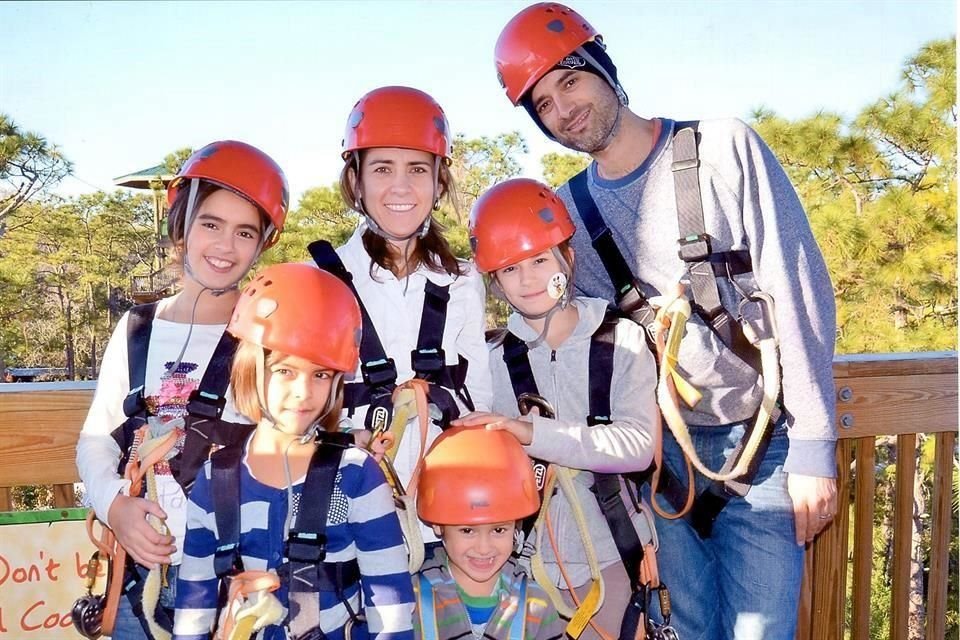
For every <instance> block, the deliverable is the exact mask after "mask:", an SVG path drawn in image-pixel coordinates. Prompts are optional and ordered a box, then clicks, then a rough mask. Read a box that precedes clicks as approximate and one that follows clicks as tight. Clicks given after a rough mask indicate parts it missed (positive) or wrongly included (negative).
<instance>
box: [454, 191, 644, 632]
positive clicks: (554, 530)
mask: <svg viewBox="0 0 960 640" xmlns="http://www.w3.org/2000/svg"><path fill="white" fill-rule="evenodd" d="M573 232H574V225H573V223H572V222H571V220H570V217H569V214H568V213H567V210H566V207H565V206H564V205H563V203H562V202H561V201H560V200H559V199H558V198H557V197H556V196H555V195H554V193H553V192H552V191H551V190H550V189H549V187H547V186H546V185H543V184H540V183H538V182H536V181H534V180H527V179H515V180H509V181H506V182H503V183H501V184H499V185H496V186H495V187H493V188H492V189H490V190H489V191H487V192H486V193H485V194H484V195H483V196H482V197H481V198H480V199H479V200H478V201H477V203H476V205H475V206H474V209H473V212H472V215H471V219H470V242H471V245H472V247H473V251H474V258H475V261H476V265H477V267H478V269H479V270H480V271H481V272H483V273H486V274H488V276H489V278H490V286H491V287H492V288H493V290H494V291H495V292H496V293H497V295H499V296H500V297H502V298H503V299H504V300H506V301H507V302H508V303H509V304H510V306H511V308H512V309H513V311H514V313H513V314H512V315H511V316H510V318H509V320H508V322H507V327H506V330H505V331H504V332H502V334H501V335H500V336H499V337H498V339H496V340H494V342H493V344H492V351H491V356H490V367H491V371H492V376H493V389H494V399H493V403H492V411H491V412H476V413H472V414H470V415H468V416H466V417H464V418H463V419H461V420H459V421H457V422H455V423H454V424H463V425H478V424H486V425H488V426H487V428H488V429H503V430H506V431H509V432H510V433H511V434H513V435H514V436H515V437H516V438H517V440H519V441H520V443H521V444H522V445H524V447H525V449H526V451H527V454H528V455H529V456H531V457H532V458H534V459H539V460H541V461H543V462H545V463H552V465H553V466H554V467H555V468H557V469H559V468H560V467H562V468H564V469H559V470H558V471H557V472H556V473H551V475H556V476H557V477H558V478H560V477H561V476H563V477H565V478H567V479H569V480H572V482H569V480H568V484H567V485H566V486H567V488H566V489H564V490H561V491H558V492H557V493H556V495H555V496H553V498H552V499H551V500H550V502H549V506H548V508H547V509H546V512H545V513H544V514H542V516H541V518H540V519H539V520H538V521H537V524H536V528H535V530H534V532H533V533H534V535H533V539H534V540H537V541H539V544H538V545H537V549H536V551H537V553H538V554H539V555H540V559H541V560H542V565H541V566H542V567H543V568H544V569H545V575H544V572H542V571H541V572H540V575H536V574H537V571H536V568H537V565H538V564H539V563H538V562H537V558H536V556H534V568H535V577H537V579H538V580H539V581H541V582H547V583H548V584H544V585H543V586H544V587H546V588H547V590H548V591H551V590H552V591H553V592H554V593H557V589H556V588H559V593H558V594H557V595H558V596H559V597H561V598H562V599H563V602H565V603H566V604H567V605H568V607H569V608H568V609H567V610H568V611H570V610H572V609H573V608H575V607H576V606H577V605H578V604H579V603H580V602H583V604H584V608H585V609H588V610H589V612H593V611H596V610H597V608H598V606H599V611H597V612H596V615H594V616H593V618H592V621H591V624H590V628H588V629H586V630H585V631H584V633H583V635H582V636H581V638H603V637H607V638H609V637H617V635H618V631H619V630H620V624H621V619H622V618H623V615H624V611H625V609H626V607H627V604H628V602H629V600H630V597H631V588H630V580H629V579H628V574H627V572H626V571H625V568H624V563H623V561H622V560H621V553H620V551H618V547H617V542H620V540H617V542H615V539H614V536H613V535H612V534H611V531H610V525H609V524H608V520H607V518H606V517H605V516H604V513H603V512H602V511H601V508H600V505H599V504H598V502H599V501H598V496H597V492H596V490H597V480H598V479H599V478H602V477H603V476H600V475H597V474H626V473H632V472H637V471H643V470H645V469H647V468H648V467H649V466H650V464H651V462H652V460H653V452H654V447H655V445H656V444H657V443H656V438H657V437H658V422H657V421H658V415H657V406H656V400H655V388H656V366H655V364H654V360H653V356H652V355H651V354H650V352H649V350H648V349H647V347H646V344H645V340H644V333H643V330H642V329H641V328H640V327H639V326H638V325H636V324H634V323H633V322H631V321H629V320H626V319H617V318H616V317H615V316H613V315H612V314H610V313H608V308H607V303H606V301H605V300H601V299H597V298H577V297H575V295H574V292H573V283H572V278H573V266H574V264H573V261H574V255H573V250H572V249H571V248H570V246H569V240H570V238H571V236H572V235H573ZM600 343H603V344H605V345H606V353H607V355H606V357H599V358H598V357H596V352H595V353H594V354H592V353H591V351H592V350H597V349H598V345H599V344H600ZM592 348H593V349H592ZM602 350H603V347H602V346H601V347H600V348H599V351H602ZM599 351H597V352H599ZM611 352H612V353H611ZM508 362H509V364H508ZM591 362H593V367H591ZM598 365H599V366H598ZM603 369H605V370H603ZM591 387H593V388H594V391H593V392H591ZM522 392H528V393H529V392H534V393H536V394H538V395H539V396H541V397H542V399H544V400H546V403H545V407H547V406H548V410H546V411H545V410H541V411H539V412H537V411H534V412H530V413H528V414H527V415H522V414H521V411H520V408H519V406H518V404H519V403H518V395H520V394H521V393H522ZM603 396H606V397H603ZM598 401H599V402H598ZM598 406H599V407H602V408H603V409H604V411H603V414H604V415H596V410H597V407H598ZM548 413H552V415H549V416H548V415H547V414H548ZM560 485H561V487H563V483H562V482H561V483H560ZM607 486H608V487H609V486H610V485H607ZM613 486H614V494H616V489H620V491H619V496H618V497H617V500H619V501H622V507H623V509H622V510H621V509H620V508H619V507H620V504H619V503H617V509H616V510H617V511H619V513H620V514H621V518H622V520H626V519H629V522H630V524H631V525H632V529H633V530H634V531H635V532H636V536H637V539H638V541H639V543H640V544H641V545H643V546H645V547H648V550H649V547H650V545H655V544H656V541H655V540H656V536H655V531H654V529H653V524H652V518H651V517H650V515H649V510H648V508H647V507H646V506H643V505H642V504H641V502H640V500H639V498H638V497H637V495H636V488H635V487H634V486H632V485H630V486H628V483H626V482H624V479H623V478H622V477H616V478H615V480H614V484H613ZM607 510H608V511H609V510H610V509H607ZM581 514H582V515H581ZM578 519H579V520H580V521H581V526H578V524H577V520H578ZM584 524H585V530H584V528H583V526H582V525H584ZM617 537H618V538H621V537H623V536H622V535H618V536H617ZM588 545H592V546H593V550H594V551H595V557H596V562H595V563H593V564H594V568H593V571H591V567H590V564H591V563H590V562H589V561H588V558H589V557H590V554H589V552H588ZM526 546H528V547H529V545H526ZM621 546H623V545H622V544H621ZM648 555H649V554H648ZM597 569H599V570H600V575H601V576H602V581H603V583H604V587H605V588H604V589H603V592H605V595H604V596H603V597H602V598H601V602H600V603H599V605H597V603H596V601H595V600H593V598H590V597H587V596H588V594H589V592H590V590H591V589H593V590H594V591H597V589H598V588H599V584H598V583H599V581H598V580H596V578H597V577H598V576H597V575H596V573H597ZM550 585H554V586H555V587H556V588H553V589H551V588H550ZM571 591H572V592H574V593H575V594H576V596H577V597H576V598H574V597H573V596H572V595H571ZM596 595H599V593H595V594H594V597H595V596H596ZM558 609H562V607H559V606H558ZM589 612H588V613H589ZM572 624H574V625H576V623H575V622H574V623H572ZM568 630H571V631H572V629H571V628H569V627H568ZM574 635H576V634H575V633H574Z"/></svg>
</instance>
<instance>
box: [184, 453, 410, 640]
mask: <svg viewBox="0 0 960 640" xmlns="http://www.w3.org/2000/svg"><path fill="white" fill-rule="evenodd" d="M279 463H280V460H278V464H279ZM302 490H303V479H302V478H301V479H300V481H298V482H297V483H295V484H294V487H293V492H294V513H296V511H297V506H298V503H299V501H300V498H301V492H302ZM240 504H241V507H240V553H241V556H242V558H243V566H244V568H245V569H248V570H273V571H276V570H277V568H278V567H280V566H281V565H282V564H283V561H284V559H283V549H284V538H285V536H284V532H283V528H284V522H285V518H286V512H287V491H286V489H276V488H274V487H270V486H267V485H265V484H263V483H261V482H259V481H258V480H256V479H255V478H254V477H253V476H252V475H251V474H250V469H249V467H248V466H247V463H246V453H245V454H244V461H243V464H241V469H240ZM326 535H327V555H326V560H327V561H328V562H345V561H348V560H352V559H356V560H357V564H358V565H359V567H360V574H361V584H360V585H353V586H351V587H350V588H348V589H347V590H346V591H345V596H346V597H347V600H348V601H349V603H350V607H351V609H353V610H354V611H357V610H358V609H359V605H360V600H361V592H362V600H363V610H364V613H365V614H366V618H367V623H366V625H364V626H361V627H357V626H355V627H354V628H353V629H352V631H351V637H352V640H367V639H368V638H371V639H375V640H412V639H413V631H412V617H411V616H412V612H413V605H414V596H413V590H412V588H411V584H410V574H409V573H408V572H407V552H406V549H405V547H404V543H403V535H402V533H401V530H400V522H399V520H398V519H397V515H396V512H395V511H394V503H393V496H392V494H391V491H390V487H389V486H388V485H387V484H386V481H385V479H384V476H383V472H382V471H381V470H380V468H379V467H378V466H377V464H376V462H374V460H373V458H372V457H370V455H369V454H367V453H366V452H365V451H362V450H360V449H357V448H355V447H350V448H349V449H347V450H345V451H344V453H343V458H342V460H341V461H340V468H339V471H338V473H337V477H336V481H335V485H334V491H333V496H332V498H331V500H330V510H329V512H328V514H327V531H326ZM217 546H218V537H217V525H216V518H215V516H214V513H213V501H212V496H211V482H210V463H209V462H207V463H206V464H205V465H204V468H203V472H202V473H200V474H198V475H197V481H196V485H195V486H194V487H193V490H192V491H191V492H190V498H189V501H188V504H187V535H186V540H185V541H184V550H183V562H182V563H181V565H180V573H179V577H178V582H177V596H176V617H175V621H174V627H173V631H174V639H175V640H200V639H205V638H209V637H210V633H211V629H212V627H213V624H214V622H215V621H216V617H217V615H218V613H217V610H216V607H217V594H218V589H219V581H218V580H217V577H216V574H215V572H214V566H213V564H214V563H213V558H214V551H215V549H216V548H217ZM276 596H277V597H278V598H279V599H280V602H282V603H283V605H284V606H288V604H289V603H288V597H287V585H286V584H285V583H284V584H282V585H281V587H280V589H279V590H277V592H276ZM320 609H321V610H320V627H321V629H322V630H323V632H324V634H326V637H327V638H328V640H343V639H344V636H345V634H344V627H345V625H346V622H347V620H348V617H349V614H348V612H347V610H346V607H345V606H344V605H343V603H342V602H341V601H339V600H338V599H337V597H336V596H335V594H333V593H331V592H321V594H320ZM257 637H258V638H262V640H282V639H284V638H286V637H287V633H286V629H285V627H284V626H283V625H274V626H271V627H267V628H266V629H264V630H263V632H262V633H261V634H259V635H258V636H257Z"/></svg>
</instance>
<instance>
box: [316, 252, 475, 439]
mask: <svg viewBox="0 0 960 640" xmlns="http://www.w3.org/2000/svg"><path fill="white" fill-rule="evenodd" d="M307 250H308V251H309V252H310V255H311V257H313V260H314V262H316V264H317V266H318V267H320V268H321V269H323V270H324V271H328V272H330V273H332V274H333V275H335V276H336V277H337V278H339V279H340V280H341V281H343V282H344V283H345V284H346V285H347V286H348V287H350V291H352V292H353V296H354V297H355V298H356V299H357V304H359V306H360V314H361V317H362V320H363V331H362V336H361V339H360V373H361V375H362V377H363V381H362V382H359V381H358V382H350V383H347V384H346V385H344V393H343V399H344V407H345V408H346V409H347V413H348V415H353V412H354V410H355V409H356V408H357V407H361V406H364V405H370V408H371V409H373V408H375V407H383V409H384V410H387V411H389V410H390V408H391V406H392V404H393V402H392V400H391V394H392V392H393V390H394V388H395V387H396V384H397V365H396V362H395V361H394V360H393V358H389V357H387V352H386V349H384V347H383V343H382V342H381V341H380V337H379V336H378V335H377V330H376V327H374V324H373V320H372V318H371V317H370V313H369V312H368V311H367V309H366V307H365V306H364V304H363V300H362V299H361V298H360V294H359V293H358V292H357V289H356V286H355V285H354V284H353V274H351V273H350V271H349V270H348V269H347V268H346V266H344V264H343V261H342V260H341V259H340V256H339V255H338V254H337V252H336V250H335V249H334V248H333V245H331V244H330V243H329V242H327V241H326V240H317V241H315V242H312V243H310V245H308V246H307ZM423 294H424V297H423V310H422V312H421V313H422V315H421V319H420V332H419V335H418V338H417V348H416V349H414V350H413V351H412V352H411V353H410V364H411V368H412V369H413V371H414V373H415V374H416V377H418V378H422V379H424V380H427V381H428V382H430V383H431V385H432V386H431V389H430V393H429V396H430V402H432V403H433V404H435V405H436V406H437V408H438V409H440V412H441V415H442V417H441V421H440V425H441V427H442V428H444V429H446V428H447V426H448V425H449V423H450V421H451V420H454V419H456V418H458V417H459V416H460V409H459V407H458V406H457V402H456V400H455V399H454V394H456V396H457V397H458V398H459V399H460V401H461V402H463V405H464V406H465V407H466V408H467V409H469V410H470V411H473V409H474V404H473V400H472V399H471V398H470V394H469V392H468V391H467V388H466V377H467V367H468V364H469V363H468V361H467V359H466V358H464V357H463V355H459V358H458V361H457V364H455V365H448V364H446V354H445V353H444V351H443V347H442V346H441V344H442V340H443V332H444V328H445V326H446V321H447V306H448V303H449V301H450V285H445V286H441V285H438V284H435V283H433V282H432V281H430V280H427V282H426V284H425V285H424V291H423ZM373 413H374V412H373V411H367V416H366V420H365V422H366V424H365V425H364V426H365V427H366V428H367V429H370V428H371V427H372V423H371V421H372V419H373ZM389 419H390V418H389V415H388V416H387V421H388V422H389Z"/></svg>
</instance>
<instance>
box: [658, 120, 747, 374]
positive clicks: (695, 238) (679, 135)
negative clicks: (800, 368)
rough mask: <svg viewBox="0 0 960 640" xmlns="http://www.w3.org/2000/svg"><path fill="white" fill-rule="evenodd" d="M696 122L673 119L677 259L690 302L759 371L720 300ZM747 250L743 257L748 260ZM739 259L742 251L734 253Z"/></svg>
mask: <svg viewBox="0 0 960 640" xmlns="http://www.w3.org/2000/svg"><path fill="white" fill-rule="evenodd" d="M698 124H699V123H697V122H696V121H694V122H684V123H677V124H676V125H675V126H676V133H674V136H673V166H672V168H673V184H674V192H675V194H676V201H677V227H678V228H679V230H680V237H679V238H678V239H677V245H678V246H679V251H678V252H677V255H679V257H680V259H681V260H683V261H684V262H685V263H686V265H687V272H688V273H689V276H690V290H691V291H690V293H691V296H692V298H693V306H694V309H695V311H696V312H697V314H698V315H700V316H701V317H702V318H703V319H704V320H705V321H706V322H707V324H708V325H709V326H710V328H711V329H712V330H713V331H714V332H715V333H716V334H717V336H718V337H719V338H720V340H721V341H722V342H723V343H724V344H725V345H726V346H727V348H729V349H730V350H731V351H733V352H734V353H735V354H736V355H737V357H739V358H740V359H741V360H743V361H744V362H745V363H747V364H748V365H750V366H751V367H752V368H753V369H755V370H757V371H759V368H760V364H759V361H758V357H757V356H758V354H757V351H756V349H754V348H753V347H752V346H751V345H750V343H749V342H748V341H747V339H746V338H745V337H744V335H743V330H742V328H741V327H740V324H739V323H738V322H737V321H736V319H735V318H734V317H733V316H732V315H731V314H730V313H729V312H728V311H727V310H726V309H725V308H724V307H723V304H722V303H721V302H720V291H719V290H718V288H717V277H718V275H719V277H728V276H729V275H732V274H728V273H727V272H726V271H725V270H722V271H720V273H719V274H718V273H717V271H718V270H721V269H724V266H723V265H724V262H725V260H724V259H725V258H727V257H729V256H727V255H725V254H716V255H714V253H713V248H712V246H711V244H710V235H709V234H708V233H707V231H706V223H705V222H704V219H703V200H702V199H701V197H700V179H699V170H700V157H699V155H698V150H697V126H698ZM749 256H750V254H749V252H747V254H746V257H747V260H749ZM737 261H738V263H742V261H743V255H742V253H741V254H740V255H739V256H738V257H737Z"/></svg>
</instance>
